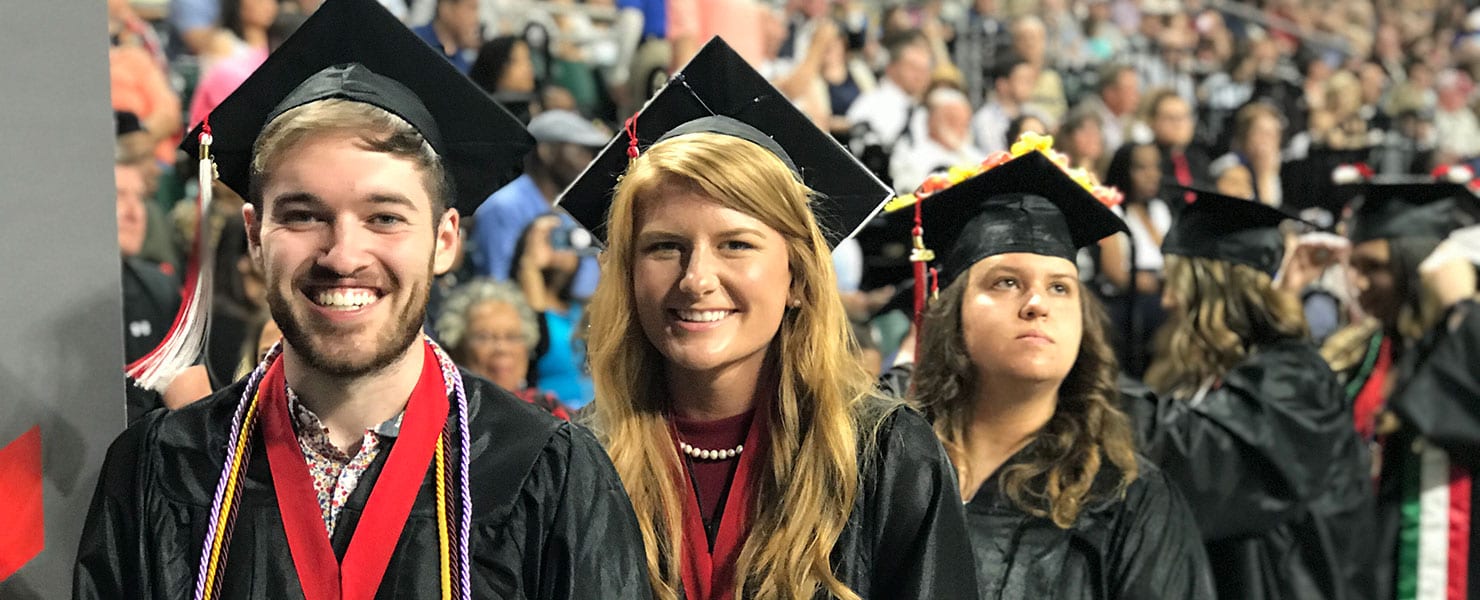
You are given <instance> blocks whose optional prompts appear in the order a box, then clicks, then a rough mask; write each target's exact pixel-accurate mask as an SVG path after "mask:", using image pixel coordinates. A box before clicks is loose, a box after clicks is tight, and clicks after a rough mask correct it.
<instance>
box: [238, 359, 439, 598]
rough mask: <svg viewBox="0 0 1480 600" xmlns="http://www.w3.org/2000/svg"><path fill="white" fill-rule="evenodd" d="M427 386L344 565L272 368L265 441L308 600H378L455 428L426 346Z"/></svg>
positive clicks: (416, 393)
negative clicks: (441, 445) (447, 433)
mask: <svg viewBox="0 0 1480 600" xmlns="http://www.w3.org/2000/svg"><path fill="white" fill-rule="evenodd" d="M424 361H425V362H424V363H423V365H422V371H421V379H420V380H418V381H417V382H416V388H415V389H413V390H412V392H411V399H410V401H409V402H408V403H407V404H406V414H405V416H404V417H403V418H402V420H401V433H400V436H399V439H398V440H397V441H396V443H395V445H393V446H391V450H390V456H389V457H388V458H387V459H386V462H385V468H384V469H383V470H382V471H381V474H380V478H379V479H378V480H377V481H376V482H375V488H374V489H373V490H371V492H370V499H369V501H368V502H366V504H365V512H364V515H363V516H362V517H361V518H360V521H359V524H357V525H356V526H355V532H354V536H353V537H352V538H351V539H350V543H349V549H348V550H347V551H346V552H345V553H344V563H343V564H340V563H339V561H338V560H337V559H336V558H335V557H334V549H333V548H332V547H331V546H330V545H329V532H328V531H326V530H325V529H324V518H323V515H322V514H321V512H320V510H319V503H318V493H317V492H315V491H314V487H313V479H312V478H311V477H310V476H309V474H308V465H307V463H306V461H305V460H304V458H303V450H302V449H301V448H300V447H299V445H298V437H297V436H296V435H294V433H293V424H292V420H291V419H292V418H291V417H290V416H289V415H288V397H287V385H286V381H285V379H284V376H283V361H282V360H277V361H274V362H273V364H272V365H271V366H270V367H268V369H267V373H266V375H265V376H264V377H263V380H262V385H261V387H260V388H259V389H260V390H261V391H260V392H259V393H260V394H261V398H260V400H259V401H260V403H261V410H262V437H263V441H264V443H265V444H266V445H267V460H268V464H269V466H271V467H272V469H271V470H272V485H273V488H275V489H276V491H277V504H278V510H280V511H281V512H282V515H283V528H284V529H285V530H286V531H287V534H288V550H289V552H290V553H291V554H292V556H293V566H294V567H295V568H296V569H297V571H298V582H299V584H300V585H302V586H303V595H304V597H305V598H307V600H341V599H347V600H359V599H365V600H368V599H370V598H373V597H374V596H375V592H376V590H377V589H378V588H379V587H380V581H381V579H382V578H384V577H385V569H386V565H388V564H390V560H391V552H392V551H393V550H395V548H396V540H398V539H400V537H401V529H402V528H403V527H405V525H406V517H407V515H408V514H410V513H411V505H412V503H413V502H414V501H415V500H416V494H417V492H418V491H420V489H421V484H422V481H423V480H425V479H426V476H427V466H428V465H429V464H431V460H432V454H433V452H434V451H435V449H436V444H437V438H438V436H439V435H440V434H441V432H442V428H443V427H444V426H445V425H446V424H447V411H448V403H447V390H446V385H445V384H444V383H443V381H442V371H441V369H440V368H438V362H437V355H436V354H435V353H434V352H433V351H432V347H431V345H430V344H427V345H426V358H425V359H424Z"/></svg>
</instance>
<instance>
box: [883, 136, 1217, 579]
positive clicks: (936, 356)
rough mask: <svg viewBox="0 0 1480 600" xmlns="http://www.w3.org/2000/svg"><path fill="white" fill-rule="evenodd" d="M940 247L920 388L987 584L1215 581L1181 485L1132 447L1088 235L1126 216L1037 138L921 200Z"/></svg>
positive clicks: (1113, 227) (933, 241)
mask: <svg viewBox="0 0 1480 600" xmlns="http://www.w3.org/2000/svg"><path fill="white" fill-rule="evenodd" d="M920 207H921V221H922V225H923V229H924V242H925V245H926V246H928V247H930V248H932V249H935V250H944V251H946V253H945V254H944V255H943V256H944V260H943V262H942V263H941V265H940V268H941V271H940V276H939V277H940V283H941V284H942V285H943V286H944V288H943V289H942V290H941V292H940V294H939V298H938V299H937V300H935V301H934V302H932V303H931V304H930V306H929V308H928V309H927V311H926V313H925V317H924V322H923V326H922V333H923V339H922V342H921V346H920V351H919V353H918V366H917V367H916V368H917V375H916V377H915V381H914V390H913V393H912V396H913V399H914V400H915V401H916V402H917V403H918V404H919V405H920V406H921V407H922V408H923V409H924V410H925V412H926V415H927V416H928V417H929V418H931V419H932V420H933V421H934V427H935V431H936V434H937V436H938V437H939V438H940V440H941V441H942V442H943V444H944V445H945V448H946V451H947V453H949V455H950V456H951V460H952V462H953V463H954V464H955V468H956V472H957V474H958V475H959V476H960V486H961V494H962V497H963V498H968V499H969V500H968V504H967V506H966V510H967V520H968V528H969V531H970V533H971V537H972V542H973V549H974V554H975V557H976V572H977V580H978V585H979V588H980V590H981V592H982V597H983V598H993V599H996V598H1035V599H1036V598H1057V599H1063V598H1076V599H1077V598H1131V599H1133V598H1211V597H1212V596H1211V594H1212V590H1211V580H1210V578H1209V575H1208V566H1207V562H1206V558H1205V557H1204V555H1203V550H1202V547H1201V545H1200V544H1199V538H1198V534H1197V527H1196V525H1195V524H1194V523H1193V521H1192V515H1191V513H1190V512H1189V511H1188V509H1187V504H1186V501H1184V500H1183V499H1182V497H1181V496H1180V495H1178V494H1177V493H1176V492H1175V490H1174V489H1173V488H1172V487H1171V485H1170V483H1169V482H1168V481H1167V479H1166V477H1165V476H1164V475H1163V474H1162V473H1161V472H1160V471H1158V470H1157V469H1156V467H1154V466H1151V465H1150V464H1148V463H1147V462H1145V461H1144V460H1141V459H1139V458H1138V457H1137V456H1136V453H1135V449H1134V442H1133V434H1132V430H1131V426H1130V421H1129V419H1128V418H1127V417H1126V415H1125V414H1124V413H1122V412H1121V411H1120V410H1119V409H1118V408H1116V404H1117V403H1118V401H1119V392H1118V391H1117V389H1116V373H1117V367H1116V363H1115V355H1114V353H1113V352H1112V351H1111V349H1110V346H1109V344H1108V341H1107V333H1106V322H1105V317H1104V309H1103V308H1102V307H1101V306H1100V305H1099V303H1098V302H1097V301H1096V300H1095V298H1094V296H1093V295H1092V294H1091V293H1089V292H1088V291H1087V290H1086V289H1085V288H1084V286H1083V285H1082V284H1081V283H1080V279H1079V270H1078V268H1077V266H1076V264H1075V262H1074V259H1075V255H1076V254H1077V252H1078V249H1079V248H1082V247H1085V246H1088V245H1092V244H1094V243H1095V242H1096V241H1098V240H1099V239H1101V238H1104V237H1106V236H1109V235H1111V234H1114V233H1116V232H1117V231H1122V230H1123V227H1124V225H1123V223H1122V222H1121V221H1120V219H1119V218H1117V217H1115V215H1114V214H1113V213H1111V212H1110V210H1109V209H1108V208H1106V207H1105V206H1103V205H1101V204H1100V203H1099V202H1097V201H1096V199H1095V198H1094V197H1093V196H1091V195H1090V193H1089V192H1088V191H1086V189H1085V188H1083V187H1080V185H1079V184H1077V183H1076V182H1075V181H1074V180H1072V179H1070V177H1069V176H1067V175H1066V174H1065V173H1064V172H1063V171H1062V170H1060V169H1059V167H1057V166H1055V165H1054V164H1053V163H1052V162H1051V161H1050V160H1049V159H1048V158H1046V157H1045V156H1044V155H1042V154H1040V153H1038V152H1030V153H1028V154H1025V155H1023V156H1021V157H1020V158H1017V159H1014V160H1012V161H1011V162H1008V163H1006V164H1003V165H1001V166H998V167H996V168H993V169H991V170H988V171H986V172H985V173H983V174H981V175H978V176H976V177H973V178H971V179H968V180H966V181H964V182H962V183H960V184H957V185H956V186H954V187H951V188H948V189H946V190H945V191H942V192H940V193H938V194H936V195H935V196H933V197H931V198H929V199H927V200H925V201H923V202H922V203H921V205H920Z"/></svg>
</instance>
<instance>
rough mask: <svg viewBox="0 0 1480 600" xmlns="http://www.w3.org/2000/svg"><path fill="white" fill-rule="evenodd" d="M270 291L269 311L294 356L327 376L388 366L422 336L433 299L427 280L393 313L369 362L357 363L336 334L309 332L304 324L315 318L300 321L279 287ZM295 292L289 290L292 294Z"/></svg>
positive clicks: (349, 375)
mask: <svg viewBox="0 0 1480 600" xmlns="http://www.w3.org/2000/svg"><path fill="white" fill-rule="evenodd" d="M268 290H269V291H268V294H267V308H268V310H269V311H270V312H271V313H272V318H273V320H274V321H275V322H276V323H277V325H278V328H279V329H281V330H282V332H283V340H285V341H286V342H287V344H288V345H289V346H292V347H293V349H294V350H295V353H294V355H295V356H296V357H298V358H301V359H302V360H303V362H304V363H305V364H306V365H307V366H308V367H309V368H311V369H313V370H315V371H318V372H320V373H323V374H325V375H330V376H334V377H340V378H352V377H362V376H365V375H369V374H372V373H375V372H378V371H380V370H382V369H385V368H386V367H389V366H390V365H391V364H393V363H395V362H396V360H397V359H399V358H401V356H402V355H404V354H405V352H406V348H408V347H410V346H411V344H412V343H414V342H415V341H416V338H417V337H419V336H420V335H421V331H422V324H423V322H424V321H425V320H426V311H427V300H428V299H429V298H430V296H431V279H430V278H428V279H427V280H426V281H425V282H424V283H423V284H422V285H419V286H416V287H415V288H413V291H412V295H411V297H410V298H409V299H408V301H407V303H406V305H405V306H404V307H402V309H401V311H400V313H399V314H392V315H391V319H390V322H388V323H386V324H385V325H384V326H382V327H381V328H380V331H378V332H376V335H375V336H374V337H373V341H372V343H373V344H374V348H373V352H372V354H371V355H370V357H369V358H368V359H366V360H356V358H355V356H354V355H353V353H352V352H351V353H346V352H343V351H340V348H339V347H337V345H338V344H343V343H345V342H342V341H341V340H340V339H339V338H338V336H337V335H335V333H334V332H332V331H323V330H322V329H324V328H320V329H321V331H318V332H310V331H309V328H310V327H312V325H306V324H305V323H304V321H310V320H311V319H312V317H309V318H307V319H300V318H299V316H298V315H297V314H295V313H294V310H293V303H292V300H291V299H290V298H289V297H286V296H284V295H283V293H282V291H281V290H280V289H279V288H277V287H269V288H268ZM294 290H296V288H294ZM294 290H290V291H289V294H292V293H293V291H294ZM381 300H386V301H388V300H390V295H389V294H387V295H386V296H383V297H382V298H381Z"/></svg>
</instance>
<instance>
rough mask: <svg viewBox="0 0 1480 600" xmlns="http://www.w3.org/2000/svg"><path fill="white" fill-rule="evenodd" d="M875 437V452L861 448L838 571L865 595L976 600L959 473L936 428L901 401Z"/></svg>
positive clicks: (836, 555)
mask: <svg viewBox="0 0 1480 600" xmlns="http://www.w3.org/2000/svg"><path fill="white" fill-rule="evenodd" d="M877 436H878V437H877V441H876V444H875V446H874V447H873V449H872V450H873V451H872V452H869V450H870V449H869V448H868V447H867V446H865V447H862V448H860V450H861V451H862V452H861V453H860V455H859V467H860V471H859V474H860V479H861V483H860V485H859V490H858V491H859V493H858V494H857V498H856V499H855V500H854V502H853V512H852V514H851V515H849V517H848V523H847V524H846V525H845V526H844V528H843V532H842V534H841V535H839V536H838V541H837V544H835V545H834V546H833V551H832V564H833V573H834V574H835V575H836V576H837V577H838V579H839V580H840V581H842V582H843V583H844V584H845V585H847V586H848V587H849V588H851V589H852V590H853V591H854V592H857V593H858V595H859V597H861V598H865V599H869V598H873V599H876V600H907V599H916V598H919V599H926V598H930V599H941V600H947V599H949V600H955V599H963V600H969V599H974V598H978V597H979V596H978V595H977V591H976V590H977V583H976V578H975V576H974V568H973V566H972V555H971V541H970V539H969V538H968V537H967V535H966V517H965V515H964V513H963V511H962V509H961V495H960V493H959V492H958V490H959V489H960V488H959V486H958V485H957V484H956V471H955V469H953V468H952V467H951V463H950V460H949V459H948V458H946V454H945V450H944V449H942V448H941V446H940V442H939V441H938V440H937V439H936V438H935V431H934V430H933V429H931V427H930V424H929V423H928V422H926V421H925V417H923V416H921V415H920V413H919V412H916V411H915V410H914V409H912V408H909V407H905V406H902V405H901V406H898V407H896V408H893V409H892V410H891V412H890V414H889V415H888V416H886V417H884V421H883V422H882V424H881V425H880V427H879V430H878V434H877ZM826 597H827V596H826V595H825V594H819V595H818V598H826Z"/></svg>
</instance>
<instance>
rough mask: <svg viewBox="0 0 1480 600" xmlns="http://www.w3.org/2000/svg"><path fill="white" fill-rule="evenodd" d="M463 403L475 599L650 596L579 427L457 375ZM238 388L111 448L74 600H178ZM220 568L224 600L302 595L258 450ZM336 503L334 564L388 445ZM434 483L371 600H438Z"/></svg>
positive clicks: (153, 418)
mask: <svg viewBox="0 0 1480 600" xmlns="http://www.w3.org/2000/svg"><path fill="white" fill-rule="evenodd" d="M464 382H465V384H466V388H467V391H468V401H469V406H470V417H469V431H470V432H471V434H472V435H471V437H470V439H469V449H470V454H469V457H470V465H469V483H470V490H471V496H472V500H473V514H472V524H471V530H470V534H469V550H470V553H471V557H470V560H471V561H472V564H471V569H470V573H469V574H470V580H471V586H472V588H471V591H472V596H473V597H474V598H521V599H528V600H565V599H571V598H582V599H584V598H599V599H613V600H617V599H621V600H626V599H629V598H635V599H638V600H642V599H646V598H649V597H651V588H650V587H649V583H648V577H647V567H646V558H645V553H644V552H643V543H642V538H641V536H640V534H639V533H638V529H637V519H636V517H635V515H634V514H633V512H632V507H631V504H630V502H629V501H628V499H627V495H626V492H625V491H624V490H623V488H622V486H621V482H620V480H619V479H618V477H617V474H616V471H615V469H614V468H613V467H612V465H611V461H610V460H609V459H608V458H607V455H606V453H605V452H604V451H603V450H602V449H601V447H600V446H599V445H598V444H597V442H596V440H595V439H594V438H593V437H592V436H591V434H590V433H589V432H587V431H586V430H585V429H583V428H581V427H579V426H576V425H572V424H570V423H567V422H565V421H560V420H558V419H556V418H554V417H552V416H550V415H549V413H546V412H544V411H542V410H540V409H539V408H536V407H534V406H531V405H529V404H526V403H524V402H522V401H520V400H519V399H517V398H515V397H513V396H512V395H510V394H509V393H507V392H505V391H503V390H500V389H498V388H496V387H494V386H493V385H492V384H490V383H487V382H484V381H481V380H478V379H476V378H472V377H469V376H465V377H464ZM241 393H242V383H241V382H237V383H236V384H233V385H232V386H230V387H228V388H226V389H223V390H220V391H218V392H217V393H216V394H214V395H213V396H212V397H210V398H207V399H205V400H202V401H200V402H196V403H194V404H191V405H190V406H187V407H185V408H183V409H180V410H177V411H156V412H154V413H151V414H149V415H148V416H146V417H145V418H144V419H143V420H142V421H140V422H139V423H138V424H136V425H134V426H133V427H131V428H130V429H129V430H128V431H127V432H125V433H124V434H123V436H121V437H120V438H119V439H118V440H117V441H116V442H115V443H114V444H113V446H112V447H111V448H110V449H109V452H108V458H107V459H106V461H105V464H104V468H103V472H102V475H101V476H100V478H99V484H98V489H97V493H96V494H95V496H94V499H93V505H92V509H91V511H90V513H89V515H88V519H87V522H86V524H85V527H84V532H83V536H82V541H81V543H80V545H79V551H78V558H77V564H76V569H75V574H74V582H75V585H74V592H73V597H74V598H77V599H94V598H96V599H110V600H111V599H115V598H151V599H152V598H188V597H190V594H191V591H192V590H193V587H194V583H195V576H196V570H197V568H198V565H199V561H200V555H201V547H202V542H203V541H204V533H205V530H206V523H207V522H208V520H209V518H210V506H211V498H212V496H213V493H214V490H215V487H216V483H217V478H218V476H219V473H220V469H221V465H222V463H223V462H224V460H225V448H226V446H227V439H226V438H227V437H228V432H229V430H230V425H231V419H232V416H233V413H234V409H235V406H236V402H237V399H238V398H239V397H240V395H241ZM254 439H257V440H258V441H259V443H256V444H254V446H253V449H252V454H251V458H250V460H249V462H248V464H247V467H246V470H245V472H244V475H243V477H244V479H243V486H242V490H243V492H242V497H241V504H240V513H239V517H238V518H237V520H236V522H235V526H234V527H233V534H232V535H231V538H230V543H229V552H228V554H227V558H226V562H225V564H224V566H223V569H222V575H221V580H222V582H223V583H222V598H223V600H235V599H243V600H245V599H251V600H296V599H298V598H302V597H303V595H302V591H301V590H300V588H299V585H298V580H297V573H296V571H295V570H294V569H295V566H294V563H293V561H292V558H291V555H290V553H289V551H288V542H287V538H286V534H285V533H284V530H283V524H282V518H281V515H280V513H279V512H278V508H277V503H276V496H275V494H274V491H273V487H272V477H271V472H270V468H269V464H268V461H267V458H266V455H265V450H263V445H262V444H261V443H260V436H258V437H255V438H254ZM383 443H384V444H385V446H384V447H383V450H382V452H381V453H380V455H379V456H378V457H377V458H376V459H375V460H374V461H372V462H371V463H370V464H369V466H368V467H367V468H366V470H365V472H364V474H363V475H362V476H361V479H360V483H359V485H358V486H357V487H356V488H355V490H354V491H353V492H351V494H350V495H349V498H348V499H347V500H346V501H345V503H344V505H343V506H342V508H341V510H340V513H339V517H338V520H337V524H336V526H335V530H334V534H333V535H332V536H331V537H330V543H331V546H332V547H333V548H334V550H335V552H336V553H339V554H341V555H342V553H343V552H344V551H345V550H346V548H347V546H348V545H349V542H350V540H351V539H352V537H353V534H354V531H355V529H356V528H357V527H358V526H359V524H360V518H361V516H362V514H363V511H364V507H365V503H366V501H367V500H368V497H369V495H370V492H371V491H372V489H373V487H374V485H375V482H376V481H377V480H378V477H379V474H380V471H381V469H382V468H383V467H384V463H385V460H386V457H387V455H388V454H389V452H390V450H391V448H393V447H394V444H395V440H394V438H390V439H387V440H384V441H383ZM435 496H436V492H435V481H434V477H433V476H430V475H429V476H428V477H427V479H426V480H424V481H423V482H422V486H421V490H420V491H419V493H418V495H417V499H416V501H415V503H414V504H413V505H412V507H411V512H410V514H409V515H408V517H407V520H406V524H405V528H404V529H403V530H402V533H401V536H400V539H399V540H398V541H397V547H396V550H395V552H394V554H393V555H392V556H391V561H390V564H389V565H388V567H387V569H386V572H385V576H384V579H383V580H382V581H381V585H380V589H379V591H378V592H377V594H376V597H377V598H380V599H389V598H400V599H416V598H438V597H440V589H439V572H438V554H439V543H438V537H437V535H438V534H437V531H438V524H439V518H438V515H437V511H436V500H435Z"/></svg>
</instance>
